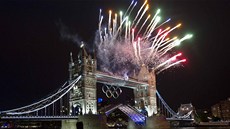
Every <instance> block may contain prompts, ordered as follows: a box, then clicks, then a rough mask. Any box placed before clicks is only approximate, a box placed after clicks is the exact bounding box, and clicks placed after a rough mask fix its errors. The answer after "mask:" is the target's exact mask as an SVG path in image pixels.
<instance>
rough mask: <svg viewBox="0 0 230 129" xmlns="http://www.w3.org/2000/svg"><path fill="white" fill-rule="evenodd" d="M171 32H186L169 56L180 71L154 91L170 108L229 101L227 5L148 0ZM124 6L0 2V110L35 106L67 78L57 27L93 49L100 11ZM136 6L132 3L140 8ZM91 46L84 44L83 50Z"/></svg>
mask: <svg viewBox="0 0 230 129" xmlns="http://www.w3.org/2000/svg"><path fill="white" fill-rule="evenodd" d="M149 1H150V8H151V9H150V10H151V11H152V12H154V11H155V10H156V9H157V8H161V16H162V18H164V19H165V20H166V19H167V18H169V17H170V18H171V19H172V22H171V23H178V22H182V27H181V29H179V30H178V31H177V32H178V33H179V34H181V35H184V34H187V33H193V38H192V39H190V40H189V41H185V42H184V43H183V44H182V45H181V46H180V47H179V48H176V49H175V51H180V52H183V55H184V56H185V57H186V58H187V62H186V63H185V64H183V67H177V68H172V69H169V70H167V71H165V72H163V73H161V74H159V75H158V76H157V88H158V90H159V92H160V93H161V95H162V97H163V98H164V99H165V101H166V102H167V103H168V104H169V105H170V106H171V107H173V108H174V109H176V108H177V107H179V106H180V104H182V103H190V102H191V103H192V104H193V105H194V106H195V107H196V108H209V107H210V106H211V105H213V104H215V103H217V102H218V101H220V100H224V99H227V97H230V85H229V83H228V82H229V80H227V79H229V72H230V71H229V66H230V63H229V62H230V61H229V59H230V58H229V57H230V56H229V55H230V52H229V51H230V50H229V46H230V42H229V29H230V28H229V20H228V19H229V17H230V1H229V0H149ZM130 2H131V0H130V1H129V0H127V1H125V0H65V1H64V0H63V1H58V0H28V1H25V0H20V1H17V0H3V1H1V2H0V43H1V45H0V110H5V109H11V108H15V107H20V106H23V105H27V104H30V103H32V102H35V101H37V100H39V99H41V98H42V97H44V96H46V95H48V94H49V93H51V92H52V91H53V90H55V89H57V88H59V87H60V86H61V85H62V84H63V83H64V82H65V81H66V80H67V79H68V61H69V52H71V51H72V52H73V54H74V55H76V54H77V51H78V46H77V45H76V44H75V43H73V42H72V41H70V40H65V39H63V38H62V37H61V35H60V30H61V27H60V26H65V27H66V28H67V29H66V30H68V32H69V33H70V34H73V35H75V34H77V35H78V39H79V40H83V41H85V42H87V43H89V44H90V43H92V41H93V39H94V35H95V31H96V29H97V24H98V13H99V9H100V8H101V9H103V11H104V12H103V13H104V14H107V12H108V9H112V10H116V11H119V10H125V9H126V8H127V7H128V6H129V4H130ZM142 3H143V0H139V5H141V4H142ZM88 46H90V45H88Z"/></svg>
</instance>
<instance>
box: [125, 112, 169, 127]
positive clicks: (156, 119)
mask: <svg viewBox="0 0 230 129" xmlns="http://www.w3.org/2000/svg"><path fill="white" fill-rule="evenodd" d="M127 129H170V123H169V122H168V121H167V120H166V118H165V117H164V116H157V115H153V116H151V117H147V119H146V123H145V125H136V124H135V123H134V122H133V121H129V123H128V127H127Z"/></svg>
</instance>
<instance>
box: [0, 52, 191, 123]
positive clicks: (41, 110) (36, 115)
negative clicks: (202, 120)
mask: <svg viewBox="0 0 230 129" xmlns="http://www.w3.org/2000/svg"><path fill="white" fill-rule="evenodd" d="M97 83H101V84H103V85H104V86H102V89H98V88H97ZM123 87H125V88H131V89H133V93H134V99H133V100H134V101H135V105H134V106H133V107H131V106H130V105H120V106H118V107H114V109H115V108H118V109H119V110H121V111H122V112H123V113H125V114H126V115H127V116H129V118H131V119H132V120H133V121H134V122H136V123H140V120H141V121H145V120H146V118H147V117H151V116H154V115H156V114H157V113H159V111H160V112H161V113H162V114H164V115H165V116H166V117H167V119H168V120H175V119H177V120H182V119H184V120H188V119H189V120H193V117H192V115H191V114H192V111H193V110H192V108H191V107H189V109H190V110H189V112H183V113H176V112H174V111H173V110H172V109H171V108H170V106H168V105H167V103H166V102H165V101H164V99H163V98H162V97H161V95H160V94H159V92H158V91H157V90H156V76H155V72H154V70H149V69H148V68H147V67H146V66H144V65H143V66H142V67H141V68H140V71H139V73H138V74H134V75H133V76H132V77H127V76H124V77H122V76H115V75H113V74H108V73H104V72H101V71H98V70H97V60H96V58H95V57H94V58H92V57H91V56H90V55H88V54H87V53H86V51H85V50H84V49H81V50H80V52H79V53H78V55H77V60H76V61H74V60H73V57H72V53H71V54H70V62H69V80H68V81H67V82H65V83H64V85H62V86H61V87H60V88H59V89H58V90H56V91H55V92H54V93H53V94H50V95H49V96H47V97H46V98H44V99H42V100H40V101H38V102H35V103H32V104H30V105H27V106H24V107H20V108H16V109H12V110H6V111H0V116H1V119H30V118H31V119H60V118H61V119H78V117H76V116H84V115H89V114H95V115H96V114H99V112H98V109H97V104H98V102H97V91H98V90H102V91H103V92H104V93H105V94H106V96H107V97H108V99H109V98H111V97H113V98H118V97H119V95H120V94H121V93H122V88H123ZM110 111H111V110H110ZM143 111H144V112H143ZM107 112H108V111H107Z"/></svg>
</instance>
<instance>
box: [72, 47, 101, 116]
mask: <svg viewBox="0 0 230 129" xmlns="http://www.w3.org/2000/svg"><path fill="white" fill-rule="evenodd" d="M96 68H97V62H96V59H95V58H92V57H91V56H90V55H88V54H87V53H86V51H85V49H84V47H82V48H81V50H80V51H79V53H78V56H77V60H76V61H74V60H73V58H72V53H70V63H69V82H71V81H73V80H74V79H75V78H77V77H78V76H79V75H82V78H81V80H80V81H79V82H78V83H77V84H76V86H74V88H73V89H72V90H71V91H70V94H69V114H70V115H81V114H97V96H96V95H97V87H96V76H95V72H96Z"/></svg>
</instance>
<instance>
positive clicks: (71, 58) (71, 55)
mask: <svg viewBox="0 0 230 129" xmlns="http://www.w3.org/2000/svg"><path fill="white" fill-rule="evenodd" d="M70 62H71V63H73V54H72V52H70Z"/></svg>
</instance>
